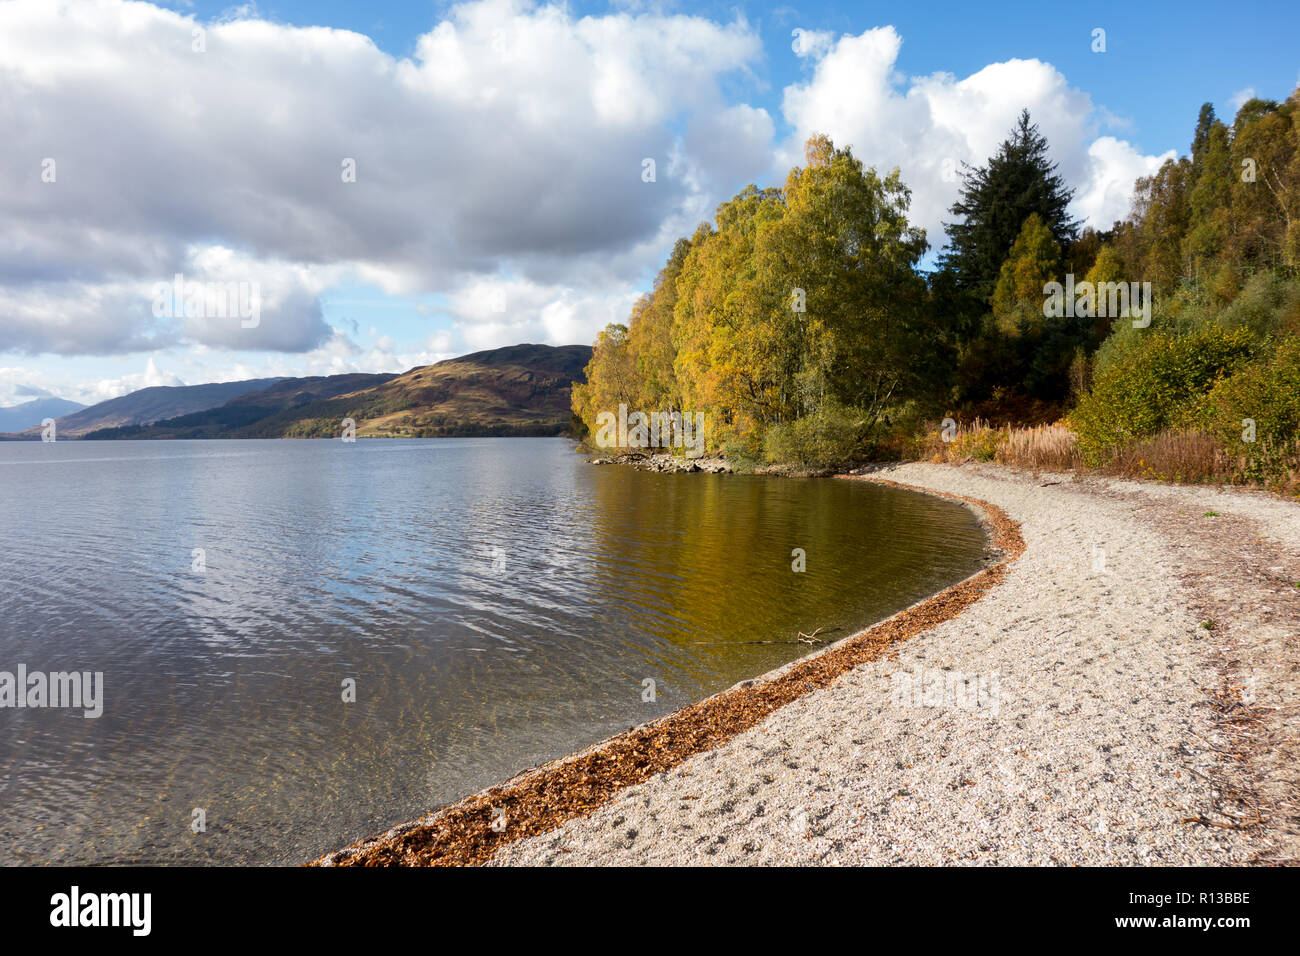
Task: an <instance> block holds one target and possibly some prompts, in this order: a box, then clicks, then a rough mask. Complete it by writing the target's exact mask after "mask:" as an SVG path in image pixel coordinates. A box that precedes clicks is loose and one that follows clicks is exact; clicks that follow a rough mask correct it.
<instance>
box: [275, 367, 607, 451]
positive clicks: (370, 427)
mask: <svg viewBox="0 0 1300 956" xmlns="http://www.w3.org/2000/svg"><path fill="white" fill-rule="evenodd" d="M590 360H591V346H589V345H561V346H551V345H510V346H506V347H505V348H499V349H490V350H488V351H485V352H475V353H473V354H472V355H462V356H460V357H459V358H454V359H447V360H446V361H443V362H438V363H436V364H434V365H422V366H420V367H418V368H413V369H411V370H410V371H409V372H404V373H403V374H401V375H399V376H397V377H396V378H394V379H393V380H392V381H390V382H385V383H384V384H383V385H379V386H376V387H375V388H369V389H366V390H364V391H360V392H354V393H353V394H351V395H343V396H340V397H339V398H335V399H331V400H330V401H328V402H316V403H313V404H311V405H307V406H304V407H303V408H300V409H296V410H295V411H294V413H293V414H292V415H283V416H276V417H275V418H273V419H268V420H267V421H266V422H264V423H262V424H263V425H264V426H268V427H270V428H274V429H275V433H276V434H277V435H282V436H284V437H287V438H330V437H334V436H336V435H338V433H339V423H340V422H341V421H342V419H344V418H352V419H354V420H355V421H356V423H357V437H371V438H385V437H409V438H440V437H446V436H454V435H559V434H561V433H563V432H566V431H567V430H568V429H569V426H570V422H571V411H570V403H569V389H570V386H572V385H573V383H574V382H575V381H579V382H580V381H583V378H584V370H585V368H586V365H587V362H589V361H590ZM268 437H269V435H268Z"/></svg>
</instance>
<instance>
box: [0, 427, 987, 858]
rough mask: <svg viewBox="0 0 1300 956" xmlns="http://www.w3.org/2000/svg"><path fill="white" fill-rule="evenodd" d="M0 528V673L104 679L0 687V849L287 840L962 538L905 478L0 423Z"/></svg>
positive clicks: (853, 592) (599, 730)
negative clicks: (96, 711) (14, 699)
mask: <svg viewBox="0 0 1300 956" xmlns="http://www.w3.org/2000/svg"><path fill="white" fill-rule="evenodd" d="M0 536H2V537H3V541H4V548H3V553H2V554H0V671H8V672H11V673H12V672H15V671H16V670H17V666H18V665H19V664H25V665H26V667H27V668H28V670H29V671H46V672H48V671H72V670H76V671H90V672H103V674H104V678H103V680H104V712H103V716H101V717H99V718H98V719H86V718H85V717H83V716H82V711H80V710H75V711H74V710H68V709H61V710H60V709H41V710H34V709H11V708H0V835H2V836H3V839H2V840H0V863H6V864H12V863H110V862H116V863H128V862H143V863H299V862H303V861H305V860H307V859H309V858H311V857H314V856H316V855H318V854H319V853H322V852H324V851H326V850H329V849H334V848H337V847H339V846H342V845H344V844H346V843H348V842H351V841H352V840H354V839H356V838H358V837H361V836H367V835H370V834H372V833H375V832H379V831H381V830H383V829H386V828H388V827H389V826H392V825H393V824H395V823H398V822H401V821H404V820H407V819H411V818H414V817H416V816H418V815H420V814H421V813H423V812H426V811H428V810H430V809H433V808H435V807H437V806H439V805H442V804H444V803H447V802H450V801H452V800H455V799H457V798H459V797H461V796H464V795H465V794H468V793H472V792H474V791H476V790H478V789H481V788H482V787H484V786H487V785H490V784H492V783H495V782H497V781H499V780H501V779H503V778H505V777H507V776H509V775H511V774H513V773H515V772H517V771H519V770H522V769H525V768H527V767H530V766H533V765H534V764H537V763H541V762H544V761H546V760H549V759H553V758H555V757H558V756H562V755H564V754H566V753H569V752H571V751H573V750H575V749H578V748H580V747H582V746H586V745H588V744H591V743H594V742H595V741H597V740H600V739H601V738H603V737H606V736H608V735H609V734H611V733H615V732H617V731H620V730H623V729H625V728H626V727H628V726H629V725H631V724H633V723H639V722H641V721H644V720H648V719H650V718H652V717H656V716H659V715H662V714H664V713H667V712H669V711H671V710H675V709H676V708H678V707H681V706H683V705H685V704H687V703H689V702H691V701H693V700H697V699H699V698H701V697H703V696H706V695H708V694H710V693H713V692H715V691H717V690H721V689H723V688H725V687H728V686H730V685H731V684H733V683H735V682H736V681H738V680H741V679H744V678H746V677H751V676H754V675H756V674H759V673H762V672H764V671H766V670H769V669H770V668H772V667H775V666H777V665H779V664H781V663H784V662H785V661H788V660H790V659H792V658H795V657H798V656H801V655H802V654H805V653H808V652H810V651H811V650H813V648H811V647H809V646H808V645H804V644H799V643H784V644H755V643H746V642H753V641H759V640H780V641H794V640H795V639H796V638H797V636H798V633H799V632H800V631H803V632H805V633H807V632H811V631H813V630H814V629H816V628H818V627H821V628H824V630H823V631H822V636H830V637H833V638H840V637H845V636H847V635H848V634H850V633H852V632H853V631H854V630H855V629H857V628H859V627H861V626H864V625H866V624H869V623H871V622H873V621H876V620H879V619H880V618H883V617H886V616H888V615H889V614H892V613H894V612H895V611H897V610H899V609H901V608H903V607H906V606H907V605H909V604H911V603H913V602H915V601H917V600H919V599H921V598H922V597H924V596H926V595H927V594H930V593H933V592H934V591H937V590H939V589H940V588H942V587H944V586H945V585H947V584H950V583H952V582H954V581H956V580H959V579H960V578H963V577H965V576H967V575H968V574H970V573H972V572H974V571H975V570H977V569H978V567H979V566H980V564H981V561H982V558H983V554H984V549H985V537H984V534H983V532H982V531H981V529H980V527H979V524H978V522H977V521H976V519H975V517H974V515H973V514H972V513H971V512H970V511H969V510H967V509H965V508H963V507H960V506H958V505H955V504H953V503H950V502H947V501H943V500H940V499H937V498H934V497H930V496H926V495H920V494H915V493H911V492H906V491H900V490H897V489H892V488H886V487H881V486H878V485H871V484H867V483H864V482H849V481H833V480H814V479H808V480H801V479H775V478H772V479H764V478H755V477H742V476H727V475H674V474H651V473H645V472H640V471H636V470H633V469H630V468H622V467H593V466H591V465H588V464H586V462H585V460H584V459H583V458H582V457H580V456H578V455H575V454H574V453H573V446H572V444H571V443H570V442H567V441H564V440H562V439H431V440H383V441H378V440H376V441H365V440H363V441H358V442H355V443H343V442H340V441H229V442H57V443H52V444H43V443H38V442H22V443H16V442H14V443H0ZM796 548H799V549H803V551H804V552H805V553H806V571H804V572H802V573H796V572H794V571H793V570H792V568H791V564H792V561H793V558H792V555H791V552H792V550H793V549H796ZM196 549H201V550H202V555H201V557H202V562H199V561H197V558H198V556H197V555H196V553H195V552H196ZM348 679H350V680H353V681H355V688H356V700H355V702H346V703H345V702H344V700H343V695H344V691H343V682H344V681H345V680H348ZM647 680H652V681H653V682H654V700H645V699H643V698H645V697H647V696H649V695H648V694H647V692H646V688H647V686H648V685H647V684H646V683H645V682H646V681H647ZM196 808H198V809H202V810H203V811H204V816H205V822H206V830H205V832H202V833H197V834H196V833H194V832H192V830H191V823H192V820H193V819H194V816H193V814H194V810H195V809H196Z"/></svg>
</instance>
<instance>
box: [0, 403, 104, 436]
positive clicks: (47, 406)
mask: <svg viewBox="0 0 1300 956" xmlns="http://www.w3.org/2000/svg"><path fill="white" fill-rule="evenodd" d="M85 407H86V406H85V405H82V404H81V403H79V402H70V401H68V400H67V399H66V398H37V399H33V400H32V401H30V402H23V403H22V404H21V405H10V406H9V407H8V408H0V432H16V431H22V430H23V429H25V428H31V427H33V426H35V425H39V424H40V423H41V422H43V421H44V420H45V419H47V418H58V417H59V416H60V415H70V414H72V413H73V412H76V411H80V410H81V409H83V408H85Z"/></svg>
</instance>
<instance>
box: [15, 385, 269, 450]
mask: <svg viewBox="0 0 1300 956" xmlns="http://www.w3.org/2000/svg"><path fill="white" fill-rule="evenodd" d="M279 381H282V379H279V378H254V379H248V380H247V381H243V382H217V383H214V384H210V385H153V386H150V387H149V388H142V389H140V390H139V391H137V392H131V393H130V394H129V395H122V396H120V397H118V398H110V399H109V400H108V401H106V402H100V403H99V404H97V405H91V406H90V407H89V408H83V409H82V410H81V411H79V412H73V413H72V414H70V415H64V416H63V417H62V418H59V419H56V422H57V425H58V437H59V438H84V437H85V436H86V435H87V434H88V433H90V432H93V431H96V430H98V429H102V428H118V427H121V426H124V425H148V424H151V423H153V422H156V421H159V420H161V419H164V418H172V417H174V416H177V415H188V414H190V413H192V412H201V411H205V410H206V409H209V408H216V407H218V406H220V405H224V404H225V403H226V402H228V401H230V400H231V399H232V398H236V397H238V396H240V395H243V394H245V393H247V392H252V391H257V390H259V389H263V388H266V387H267V386H269V385H274V384H275V383H276V382H279ZM20 434H21V435H22V436H23V437H30V438H36V437H39V436H40V426H39V425H38V426H36V427H35V428H27V429H25V430H24V431H22V432H20Z"/></svg>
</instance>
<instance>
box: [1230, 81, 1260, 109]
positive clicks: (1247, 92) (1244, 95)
mask: <svg viewBox="0 0 1300 956" xmlns="http://www.w3.org/2000/svg"><path fill="white" fill-rule="evenodd" d="M1254 98H1255V88H1254V87H1253V86H1248V87H1246V88H1245V89H1244V90H1238V91H1237V92H1236V93H1233V94H1232V99H1230V100H1229V102H1230V103H1232V108H1233V110H1234V111H1236V110H1239V109H1241V108H1242V107H1243V106H1245V105H1246V102H1247V101H1248V100H1253V99H1254Z"/></svg>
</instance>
